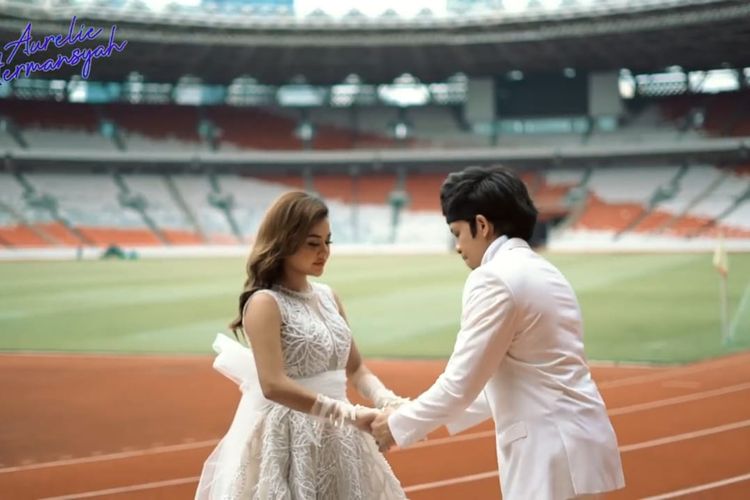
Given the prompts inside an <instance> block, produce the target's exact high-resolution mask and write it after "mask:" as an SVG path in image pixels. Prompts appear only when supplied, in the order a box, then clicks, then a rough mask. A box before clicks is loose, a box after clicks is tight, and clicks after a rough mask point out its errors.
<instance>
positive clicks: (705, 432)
mask: <svg viewBox="0 0 750 500" xmlns="http://www.w3.org/2000/svg"><path fill="white" fill-rule="evenodd" d="M744 427H750V419H748V420H741V421H739V422H733V423H731V424H726V425H719V426H717V427H709V428H708V429H701V430H699V431H693V432H685V433H683V434H675V435H673V436H667V437H663V438H659V439H652V440H650V441H644V442H642V443H634V444H629V445H625V446H620V453H628V452H630V451H637V450H642V449H644V448H653V447H654V446H662V445H665V444H672V443H676V442H678V441H687V440H689V439H696V438H700V437H705V436H711V435H713V434H720V433H722V432H727V431H733V430H737V429H742V428H744Z"/></svg>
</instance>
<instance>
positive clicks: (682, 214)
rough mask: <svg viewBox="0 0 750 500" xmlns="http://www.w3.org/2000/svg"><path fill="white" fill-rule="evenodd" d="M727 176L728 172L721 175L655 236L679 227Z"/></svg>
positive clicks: (658, 229) (658, 230)
mask: <svg viewBox="0 0 750 500" xmlns="http://www.w3.org/2000/svg"><path fill="white" fill-rule="evenodd" d="M726 176H727V173H726V172H724V173H722V174H721V175H718V176H716V178H715V179H714V180H713V182H712V183H711V184H709V185H708V186H707V187H706V189H704V190H703V191H701V192H700V193H698V194H697V195H696V196H695V197H694V198H693V199H692V200H690V202H689V203H688V204H687V206H686V207H685V208H684V209H683V210H682V212H680V213H678V214H675V215H674V216H672V218H670V219H669V220H667V221H666V222H665V223H664V224H662V225H661V226H659V227H658V228H656V229H655V230H654V234H661V233H664V232H665V231H667V230H670V229H672V228H674V227H675V226H677V225H679V224H680V222H681V221H682V220H683V219H685V218H686V217H687V216H688V213H689V212H690V210H691V209H692V208H693V207H694V206H695V205H697V204H698V203H700V202H701V201H702V200H704V199H705V198H707V197H708V196H709V195H710V194H711V192H713V191H714V190H715V189H716V188H717V187H719V185H720V184H721V183H722V182H724V179H725V178H726Z"/></svg>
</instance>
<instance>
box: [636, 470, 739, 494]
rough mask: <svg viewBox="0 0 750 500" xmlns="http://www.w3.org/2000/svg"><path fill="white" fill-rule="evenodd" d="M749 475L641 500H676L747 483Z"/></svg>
mask: <svg viewBox="0 0 750 500" xmlns="http://www.w3.org/2000/svg"><path fill="white" fill-rule="evenodd" d="M749 480H750V474H743V475H741V476H734V477H730V478H727V479H722V480H721V481H714V482H713V483H706V484H701V485H699V486H693V487H692V488H685V489H684V490H677V491H670V492H669V493H663V494H661V495H656V496H653V497H647V498H644V499H643V500H666V499H668V498H678V497H681V496H685V495H689V494H691V493H700V492H701V491H707V490H712V489H714V488H721V487H722V486H727V485H730V484H734V483H741V482H743V481H749Z"/></svg>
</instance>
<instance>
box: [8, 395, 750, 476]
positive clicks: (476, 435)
mask: <svg viewBox="0 0 750 500" xmlns="http://www.w3.org/2000/svg"><path fill="white" fill-rule="evenodd" d="M748 389H750V382H748V383H744V384H738V385H733V386H729V387H724V388H720V389H713V390H710V391H703V392H697V393H694V394H686V395H684V396H677V397H674V398H667V399H660V400H656V401H650V402H648V403H639V404H634V405H630V406H622V407H619V408H613V409H611V410H609V411H608V413H609V415H610V416H621V415H627V414H630V413H637V412H639V411H645V410H650V409H654V408H662V407H665V406H671V405H676V404H681V403H688V402H692V401H699V400H701V399H708V398H712V397H717V396H723V395H726V394H731V393H734V392H740V391H744V390H748ZM494 435H495V431H494V430H489V431H480V432H473V433H468V434H459V435H456V436H447V437H442V438H435V439H430V440H428V441H420V442H418V443H414V444H413V445H411V446H409V448H408V449H413V448H424V447H432V446H440V445H443V444H447V443H457V442H462V441H470V440H474V439H484V438H488V437H494ZM218 442H219V440H218V439H210V440H206V441H199V442H195V443H184V444H174V445H166V446H154V447H150V448H144V449H141V450H133V451H123V452H119V453H108V454H99V455H97V456H90V457H81V458H72V459H69V460H56V461H52V462H40V463H36V464H34V463H31V464H29V465H19V466H14V467H6V468H0V474H3V473H9V472H20V471H26V470H33V469H43V468H48V467H59V466H66V465H76V464H81V463H92V462H103V461H107V460H120V459H124V458H133V457H138V456H143V455H154V454H158V453H170V452H174V451H185V450H193V449H199V448H207V447H209V446H216V444H217V443H218ZM400 450H401V448H394V449H393V451H392V452H397V451H400Z"/></svg>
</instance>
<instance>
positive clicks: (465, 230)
mask: <svg viewBox="0 0 750 500" xmlns="http://www.w3.org/2000/svg"><path fill="white" fill-rule="evenodd" d="M482 219H484V218H483V217H482ZM483 223H484V221H477V234H476V236H472V234H471V226H470V225H469V223H468V222H467V221H465V220H457V221H454V222H451V223H450V224H448V227H449V228H450V230H451V233H453V236H455V237H456V251H457V252H458V254H459V255H460V256H461V258H462V259H464V262H466V265H467V266H469V269H476V268H477V267H479V265H480V264H481V263H482V257H484V252H485V251H487V248H488V247H489V246H490V241H488V239H487V237H486V235H485V234H483V233H484V232H486V231H487V229H488V228H487V227H486V225H483Z"/></svg>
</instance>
